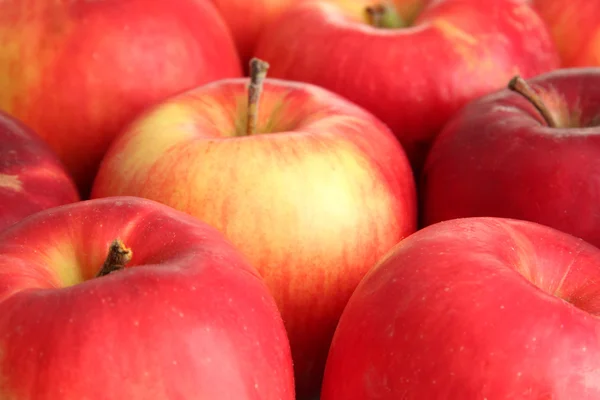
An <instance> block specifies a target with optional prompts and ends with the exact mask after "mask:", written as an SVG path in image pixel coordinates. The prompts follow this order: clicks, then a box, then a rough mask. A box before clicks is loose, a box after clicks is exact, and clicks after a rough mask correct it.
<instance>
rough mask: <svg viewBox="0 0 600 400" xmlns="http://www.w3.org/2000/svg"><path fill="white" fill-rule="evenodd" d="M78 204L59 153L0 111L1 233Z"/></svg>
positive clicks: (73, 187)
mask: <svg viewBox="0 0 600 400" xmlns="http://www.w3.org/2000/svg"><path fill="white" fill-rule="evenodd" d="M76 201H79V194H78V192H77V187H76V186H75V183H74V182H73V179H72V178H71V176H70V175H69V173H68V172H67V170H66V168H65V167H64V165H63V164H62V163H61V162H60V160H59V159H58V157H57V156H56V154H54V152H53V151H52V150H51V149H50V147H49V146H48V145H47V144H46V143H45V142H44V141H43V140H42V139H41V138H40V137H39V136H38V135H37V134H36V133H35V132H33V131H32V130H31V129H29V128H28V127H27V126H25V125H24V124H23V123H22V122H21V121H19V120H17V119H15V118H13V117H11V116H10V115H8V114H6V113H4V112H2V111H0V231H2V230H3V229H6V228H7V227H8V226H10V225H12V224H14V223H15V222H17V221H19V220H21V219H23V218H25V217H26V216H28V215H31V214H34V213H36V212H38V211H41V210H45V209H47V208H52V207H56V206H60V205H63V204H69V203H74V202H76Z"/></svg>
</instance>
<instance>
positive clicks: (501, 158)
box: [420, 68, 600, 246]
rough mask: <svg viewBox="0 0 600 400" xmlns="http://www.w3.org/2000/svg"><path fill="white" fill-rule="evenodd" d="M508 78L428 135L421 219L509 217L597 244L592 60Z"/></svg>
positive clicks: (597, 139)
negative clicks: (501, 86) (431, 138)
mask: <svg viewBox="0 0 600 400" xmlns="http://www.w3.org/2000/svg"><path fill="white" fill-rule="evenodd" d="M511 82H512V83H511V87H512V88H513V89H514V90H510V89H509V88H507V89H504V90H500V91H498V92H496V93H493V94H489V95H487V96H484V97H482V98H480V99H478V100H475V101H473V102H472V103H470V104H469V105H467V106H466V107H465V108H463V110H462V111H461V112H459V113H457V114H456V115H455V117H454V118H452V119H451V120H450V121H449V122H448V124H447V125H446V127H445V129H444V130H443V132H442V133H441V134H440V136H439V137H438V138H437V140H436V141H435V143H434V145H433V147H432V149H431V153H430V154H429V157H428V158H427V162H426V164H425V168H424V170H423V175H422V177H421V179H422V180H421V183H420V195H421V201H422V204H421V205H422V207H421V217H422V221H421V222H422V224H423V225H431V224H433V223H436V222H439V221H443V220H448V219H454V218H459V217H477V216H495V217H509V218H515V219H524V220H529V221H534V222H538V223H541V224H543V225H548V226H551V227H553V228H556V229H559V230H562V231H565V232H568V233H570V234H572V235H575V236H578V237H581V238H583V239H585V240H587V241H589V242H590V243H592V244H594V245H595V246H600V181H599V180H598V179H597V178H596V177H597V176H599V174H600V68H570V69H561V70H557V71H554V72H551V73H547V74H542V75H539V76H537V77H535V78H532V79H529V80H524V79H522V78H516V79H513V80H512V81H511ZM536 106H537V108H536ZM540 110H541V112H540Z"/></svg>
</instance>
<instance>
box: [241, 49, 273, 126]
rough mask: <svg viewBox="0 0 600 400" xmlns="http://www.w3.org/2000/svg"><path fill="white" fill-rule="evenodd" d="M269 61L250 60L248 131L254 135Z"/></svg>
mask: <svg viewBox="0 0 600 400" xmlns="http://www.w3.org/2000/svg"><path fill="white" fill-rule="evenodd" d="M268 69H269V63H268V62H266V61H263V60H259V59H258V58H253V59H252V60H250V85H249V86H248V124H247V126H246V133H247V134H248V135H254V134H255V133H256V126H257V124H258V105H259V103H260V95H261V94H262V90H263V84H264V81H265V78H266V77H267V70H268Z"/></svg>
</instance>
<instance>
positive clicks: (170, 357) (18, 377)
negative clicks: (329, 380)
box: [0, 198, 294, 400]
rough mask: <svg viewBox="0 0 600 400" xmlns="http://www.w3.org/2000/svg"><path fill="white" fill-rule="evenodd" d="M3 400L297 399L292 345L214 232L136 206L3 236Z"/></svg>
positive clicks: (40, 217) (33, 221)
mask: <svg viewBox="0 0 600 400" xmlns="http://www.w3.org/2000/svg"><path fill="white" fill-rule="evenodd" d="M0 355H1V356H0V398H1V399H15V400H16V399H18V400H65V399H73V400H75V399H111V400H113V399H114V400H117V399H123V400H124V399H140V400H141V399H143V400H164V399H215V400H216V399H236V400H238V399H239V400H256V399H265V400H293V399H294V381H293V377H294V376H293V368H292V361H291V353H290V348H289V342H288V339H287V337H286V332H285V327H284V325H283V321H282V320H281V315H280V314H279V311H278V310H277V305H276V304H275V301H274V299H273V297H272V296H271V295H270V293H269V290H268V288H267V286H266V285H265V283H264V281H263V279H262V278H261V277H260V276H259V274H258V273H257V271H256V270H255V269H254V268H253V267H252V266H251V265H250V264H249V263H248V261H247V260H246V258H245V257H243V256H242V255H241V254H240V252H239V251H238V250H237V249H235V248H234V247H233V246H232V245H231V243H230V242H229V241H227V240H226V239H225V238H224V237H223V235H222V234H221V233H220V232H218V231H217V230H216V229H214V228H212V227H210V226H208V225H206V224H204V223H201V222H200V221H198V220H197V219H195V218H193V217H191V216H189V215H186V214H184V213H182V212H178V211H176V210H173V209H172V208H170V207H167V206H165V205H162V204H158V203H156V202H152V201H149V200H145V199H139V198H111V199H100V200H88V201H83V202H78V203H74V204H70V205H65V206H59V207H55V208H53V209H49V210H45V211H41V212H39V213H36V214H34V215H31V216H29V217H27V218H25V219H24V220H22V221H20V222H18V223H16V224H14V225H12V226H11V227H10V228H9V229H7V230H5V231H3V232H2V233H0Z"/></svg>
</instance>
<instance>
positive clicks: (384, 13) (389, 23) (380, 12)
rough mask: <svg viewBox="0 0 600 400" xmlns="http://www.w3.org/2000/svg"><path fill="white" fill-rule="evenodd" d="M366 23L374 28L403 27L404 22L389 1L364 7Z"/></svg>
mask: <svg viewBox="0 0 600 400" xmlns="http://www.w3.org/2000/svg"><path fill="white" fill-rule="evenodd" d="M365 11H366V13H367V19H368V23H369V25H371V26H374V27H375V28H387V29H394V28H403V27H405V26H406V23H405V22H404V20H402V18H401V17H400V14H398V11H397V10H396V8H395V7H394V5H393V4H392V3H391V2H383V3H379V4H375V5H372V6H368V7H367V8H366V9H365Z"/></svg>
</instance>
